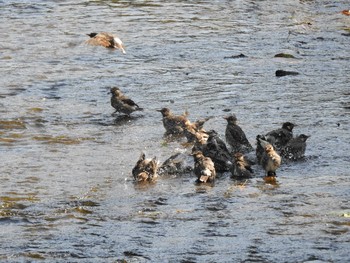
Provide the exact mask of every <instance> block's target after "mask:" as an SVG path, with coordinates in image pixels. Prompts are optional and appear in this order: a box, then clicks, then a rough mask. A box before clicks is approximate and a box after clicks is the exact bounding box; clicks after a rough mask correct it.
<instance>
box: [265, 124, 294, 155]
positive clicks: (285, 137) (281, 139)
mask: <svg viewBox="0 0 350 263" xmlns="http://www.w3.org/2000/svg"><path fill="white" fill-rule="evenodd" d="M294 126H296V125H295V124H293V123H291V122H285V123H283V125H282V128H280V129H276V130H273V131H270V132H268V133H267V134H266V135H265V138H266V140H267V141H268V142H269V143H271V144H272V145H273V146H274V147H275V148H276V149H277V150H281V148H283V147H284V146H286V144H287V143H288V141H289V140H290V139H292V138H293V128H294Z"/></svg>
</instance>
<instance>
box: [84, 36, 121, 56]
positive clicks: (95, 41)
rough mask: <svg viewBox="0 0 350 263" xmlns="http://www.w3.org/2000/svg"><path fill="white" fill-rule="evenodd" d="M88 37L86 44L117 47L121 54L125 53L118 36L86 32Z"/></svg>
mask: <svg viewBox="0 0 350 263" xmlns="http://www.w3.org/2000/svg"><path fill="white" fill-rule="evenodd" d="M87 35H88V36H89V37H90V39H88V40H87V41H86V43H87V44H89V45H92V46H103V47H105V48H110V49H119V50H120V51H121V52H122V53H123V54H125V53H126V52H125V49H124V44H123V42H122V41H121V40H120V38H119V37H117V36H115V35H113V34H111V33H107V32H102V33H90V34H87Z"/></svg>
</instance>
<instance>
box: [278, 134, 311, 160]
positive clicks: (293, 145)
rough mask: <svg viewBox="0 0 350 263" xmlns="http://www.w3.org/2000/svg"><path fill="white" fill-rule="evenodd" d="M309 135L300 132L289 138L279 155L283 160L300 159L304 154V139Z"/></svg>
mask: <svg viewBox="0 0 350 263" xmlns="http://www.w3.org/2000/svg"><path fill="white" fill-rule="evenodd" d="M309 137H310V136H308V135H305V134H300V135H299V136H297V137H295V138H293V139H291V140H289V142H288V143H287V145H286V146H285V147H283V148H282V150H281V157H282V158H283V159H285V160H293V161H295V160H298V159H302V158H303V157H304V155H305V150H306V140H307V139H308V138H309Z"/></svg>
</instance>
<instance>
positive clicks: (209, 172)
mask: <svg viewBox="0 0 350 263" xmlns="http://www.w3.org/2000/svg"><path fill="white" fill-rule="evenodd" d="M192 155H193V158H194V173H195V175H196V176H197V182H199V183H211V182H214V180H215V177H216V171H215V167H214V163H213V161H212V160H211V159H210V158H209V157H205V156H204V155H203V153H202V152H201V151H195V152H194V153H192Z"/></svg>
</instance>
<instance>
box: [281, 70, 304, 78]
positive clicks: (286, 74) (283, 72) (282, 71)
mask: <svg viewBox="0 0 350 263" xmlns="http://www.w3.org/2000/svg"><path fill="white" fill-rule="evenodd" d="M288 75H291V76H295V75H299V72H296V71H286V70H281V69H279V70H276V77H283V76H288Z"/></svg>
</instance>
